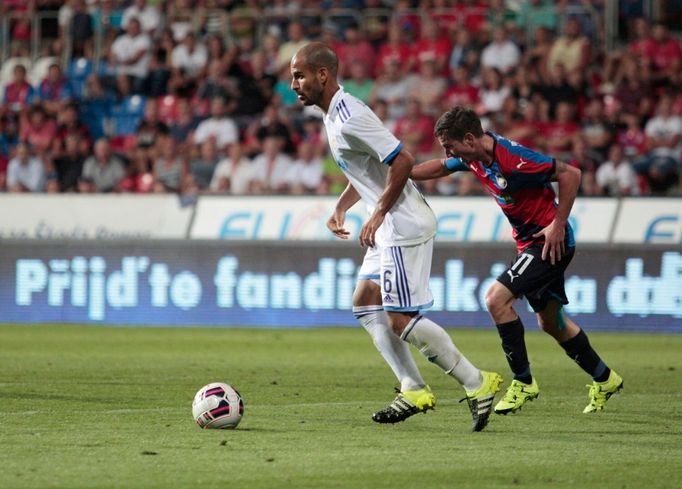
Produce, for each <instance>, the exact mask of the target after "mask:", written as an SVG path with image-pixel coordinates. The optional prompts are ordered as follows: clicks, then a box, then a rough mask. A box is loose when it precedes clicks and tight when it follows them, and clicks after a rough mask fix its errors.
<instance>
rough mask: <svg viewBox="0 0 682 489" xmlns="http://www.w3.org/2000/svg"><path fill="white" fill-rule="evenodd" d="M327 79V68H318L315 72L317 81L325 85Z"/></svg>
mask: <svg viewBox="0 0 682 489" xmlns="http://www.w3.org/2000/svg"><path fill="white" fill-rule="evenodd" d="M327 78H329V71H327V68H320V69H319V70H317V79H318V80H319V81H320V83H321V84H322V85H325V84H326V83H327Z"/></svg>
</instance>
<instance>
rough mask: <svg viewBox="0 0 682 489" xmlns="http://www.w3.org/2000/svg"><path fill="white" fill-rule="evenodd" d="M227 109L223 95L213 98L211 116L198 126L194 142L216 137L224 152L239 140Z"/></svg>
mask: <svg viewBox="0 0 682 489" xmlns="http://www.w3.org/2000/svg"><path fill="white" fill-rule="evenodd" d="M227 110H228V109H227V104H226V102H225V100H224V99H223V98H222V97H215V98H213V99H212V100H211V117H209V118H208V119H206V120H204V121H202V122H201V123H200V124H199V125H198V126H197V130H196V131H195V132H194V144H204V143H205V142H206V141H207V140H209V139H215V142H216V145H217V149H218V151H221V152H222V151H224V150H226V149H227V145H229V144H233V143H236V142H237V141H239V129H238V128H237V124H235V122H234V121H233V120H232V118H230V117H229V116H228V115H227ZM206 186H208V184H206ZM204 188H205V187H204Z"/></svg>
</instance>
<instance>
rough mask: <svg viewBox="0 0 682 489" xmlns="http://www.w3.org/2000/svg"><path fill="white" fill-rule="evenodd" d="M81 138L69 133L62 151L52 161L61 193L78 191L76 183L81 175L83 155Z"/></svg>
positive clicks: (83, 161) (74, 133)
mask: <svg viewBox="0 0 682 489" xmlns="http://www.w3.org/2000/svg"><path fill="white" fill-rule="evenodd" d="M81 142H82V141H81V136H80V135H79V134H78V133H77V132H73V133H70V134H69V135H68V136H66V139H65V140H64V151H63V152H62V153H61V155H60V156H58V157H56V158H54V159H53V161H52V167H53V170H54V172H55V173H56V177H57V178H56V181H57V185H58V188H59V191H61V192H76V191H78V181H79V180H80V178H81V175H82V173H83V165H84V163H85V153H84V152H83V151H82V146H81Z"/></svg>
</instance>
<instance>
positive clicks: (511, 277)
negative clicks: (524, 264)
mask: <svg viewBox="0 0 682 489" xmlns="http://www.w3.org/2000/svg"><path fill="white" fill-rule="evenodd" d="M507 274H508V275H509V278H510V280H509V282H511V283H514V279H515V278H518V277H520V276H521V275H517V274H515V273H514V272H512V271H511V270H507Z"/></svg>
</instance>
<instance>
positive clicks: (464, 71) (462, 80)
mask: <svg viewBox="0 0 682 489" xmlns="http://www.w3.org/2000/svg"><path fill="white" fill-rule="evenodd" d="M450 73H451V74H450V78H451V80H452V83H450V85H449V87H448V88H447V90H446V91H445V94H444V95H443V103H442V105H441V112H443V111H446V110H449V109H450V108H452V107H455V106H456V105H464V106H467V107H475V106H476V105H477V104H478V102H479V98H478V87H477V86H476V85H474V84H473V83H472V82H471V77H470V76H469V68H468V67H467V65H464V64H461V65H458V66H456V67H454V68H452V70H451V72H450Z"/></svg>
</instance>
